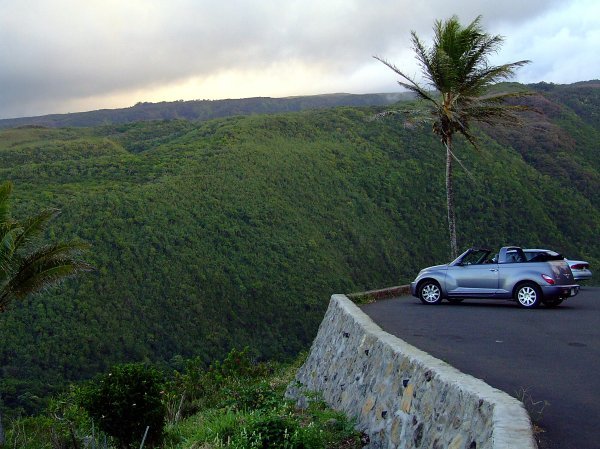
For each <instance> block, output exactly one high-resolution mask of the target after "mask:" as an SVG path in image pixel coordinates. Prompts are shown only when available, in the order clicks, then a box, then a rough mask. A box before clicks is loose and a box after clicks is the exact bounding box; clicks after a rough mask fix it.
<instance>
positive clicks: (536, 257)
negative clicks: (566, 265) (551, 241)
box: [525, 251, 564, 262]
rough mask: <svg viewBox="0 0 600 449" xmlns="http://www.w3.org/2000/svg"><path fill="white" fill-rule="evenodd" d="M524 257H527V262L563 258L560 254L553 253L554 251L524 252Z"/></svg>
mask: <svg viewBox="0 0 600 449" xmlns="http://www.w3.org/2000/svg"><path fill="white" fill-rule="evenodd" d="M525 257H527V260H528V261H529V262H548V261H551V260H563V259H564V257H563V256H562V254H558V253H555V252H554V251H541V252H526V253H525Z"/></svg>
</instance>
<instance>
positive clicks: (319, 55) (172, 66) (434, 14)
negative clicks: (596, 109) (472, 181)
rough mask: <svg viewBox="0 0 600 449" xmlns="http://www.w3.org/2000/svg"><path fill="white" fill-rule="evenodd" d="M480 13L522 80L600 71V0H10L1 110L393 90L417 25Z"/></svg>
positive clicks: (3, 114)
mask: <svg viewBox="0 0 600 449" xmlns="http://www.w3.org/2000/svg"><path fill="white" fill-rule="evenodd" d="M453 14H456V15H457V16H458V17H459V19H460V20H461V22H462V23H463V24H467V23H468V22H470V21H471V20H473V19H474V18H475V17H476V16H477V15H482V16H483V26H484V28H485V29H486V30H487V31H488V32H490V33H493V34H501V35H503V36H505V39H506V40H505V44H504V46H503V47H502V50H501V51H500V52H499V53H498V54H496V55H495V56H494V58H493V60H492V61H491V62H492V63H494V64H501V63H506V62H514V61H517V60H521V59H530V60H532V63H531V64H530V65H528V66H526V67H524V68H522V69H520V70H519V72H518V74H517V77H516V78H515V80H516V81H520V82H524V83H531V82H539V81H547V82H554V83H571V82H575V81H582V80H588V79H595V78H600V57H599V56H598V54H599V49H600V19H599V18H600V1H598V0H503V1H498V0H496V1H484V0H453V1H448V0H421V1H414V0H393V1H392V0H252V1H251V0H0V118H9V117H19V116H28V115H42V114H48V113H59V112H77V111H85V110H93V109H100V108H120V107H127V106H132V105H133V104H135V103H137V102H139V101H151V102H158V101H172V100H178V99H183V100H193V99H220V98H245V97H253V96H270V97H284V96H290V95H310V94H319V93H333V92H350V93H369V92H396V91H399V90H401V89H400V88H399V86H398V85H397V84H396V80H397V78H396V77H395V75H394V73H393V72H392V71H391V70H389V69H388V68H386V67H385V66H384V65H383V64H381V63H380V62H378V61H376V60H374V59H373V58H372V56H373V55H377V56H381V57H384V58H386V59H388V60H390V61H391V62H393V63H394V64H395V65H396V66H398V67H400V68H402V69H404V70H405V72H407V73H409V74H411V75H417V74H418V67H417V65H416V62H415V60H414V55H413V53H412V50H411V47H410V31H411V30H415V31H416V32H417V33H418V34H419V36H420V37H421V38H422V39H423V40H424V41H426V42H430V37H431V34H432V32H431V29H432V25H433V22H434V20H435V19H446V18H448V17H450V16H451V15H453Z"/></svg>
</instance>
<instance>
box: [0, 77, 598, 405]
mask: <svg viewBox="0 0 600 449" xmlns="http://www.w3.org/2000/svg"><path fill="white" fill-rule="evenodd" d="M543 87H544V88H547V86H543ZM571 88H572V87H570V86H567V87H561V86H554V87H553V88H552V89H551V90H550V91H549V92H550V93H549V94H548V96H543V97H542V96H538V97H535V98H534V99H532V101H534V102H536V104H539V105H541V106H542V108H541V109H542V112H543V114H532V115H531V117H529V118H528V121H529V124H530V126H528V127H525V128H524V129H521V130H518V131H510V132H504V131H502V130H493V131H492V130H487V129H485V128H482V129H479V130H476V133H477V137H478V139H479V141H480V145H481V149H480V150H475V149H472V148H470V147H469V146H467V145H466V144H464V142H460V141H457V142H456V143H457V147H456V151H457V153H458V154H460V155H461V156H462V157H461V159H462V160H464V161H465V163H466V164H467V166H468V168H469V170H470V172H471V173H472V178H471V177H470V176H468V175H467V174H466V173H465V172H464V171H462V170H457V171H456V173H455V175H456V177H455V189H456V208H457V218H458V223H459V226H458V229H457V232H458V241H459V247H465V246H469V245H471V244H478V245H490V246H494V247H497V246H500V245H503V244H507V243H509V244H517V245H524V246H530V247H549V248H552V249H555V250H558V251H561V252H563V253H565V254H567V255H568V256H570V257H572V258H578V259H579V258H581V259H586V260H588V261H589V262H590V263H591V264H592V268H593V267H594V266H598V263H599V262H600V241H599V240H598V238H597V237H598V235H600V197H599V196H598V192H599V191H600V189H599V188H598V187H599V186H600V183H599V170H600V167H599V166H598V164H599V163H600V162H599V161H600V157H599V156H600V148H599V146H600V139H599V138H598V137H599V136H598V133H599V132H600V129H599V128H598V125H597V121H595V120H596V118H594V117H596V115H595V114H597V110H598V97H597V94H595V95H596V96H592V95H590V96H585V97H576V98H574V97H572V96H571V95H570V94H569V89H571ZM577 92H579V91H577ZM593 92H596V90H593ZM564 98H569V99H570V100H569V101H571V102H576V104H577V107H572V106H571V105H570V104H571V103H569V101H566V100H564ZM584 99H589V102H588V101H587V100H585V101H584ZM378 111H381V109H376V108H375V109H374V108H363V109H360V108H338V109H330V110H321V111H308V112H300V113H288V114H279V115H277V114H276V115H252V116H244V117H230V118H222V119H217V120H212V121H207V122H202V123H199V122H189V121H184V120H173V121H155V122H138V123H130V124H122V125H105V126H100V127H96V128H57V129H46V128H31V127H28V128H20V129H7V130H3V131H1V132H0V180H11V181H12V182H13V183H14V187H15V188H14V193H13V196H14V199H15V202H14V205H13V215H14V216H15V217H17V218H19V217H23V216H27V215H30V214H31V213H32V212H35V211H37V210H40V209H41V208H45V207H57V208H60V209H61V210H62V213H61V215H60V216H59V217H58V218H57V219H56V220H55V221H53V223H52V226H51V227H50V228H49V230H48V237H50V238H53V237H55V236H56V237H59V238H60V239H65V240H70V239H72V238H77V239H82V240H84V241H87V242H89V243H90V244H91V245H92V251H91V252H90V256H89V262H90V263H91V264H92V265H94V266H95V267H96V271H95V272H94V273H91V274H86V275H85V276H83V277H81V278H79V279H75V280H71V281H68V282H67V283H66V284H65V285H63V287H62V288H61V289H60V290H51V291H48V292H46V293H44V294H43V295H40V296H37V297H33V298H30V299H28V300H26V301H24V302H22V303H20V304H17V305H14V306H13V307H12V308H11V309H10V310H8V312H7V313H4V314H2V315H1V316H0V341H2V344H1V345H0V394H1V397H2V401H3V404H4V406H5V407H7V408H10V409H12V410H13V411H15V410H22V411H24V412H26V413H29V412H33V411H36V410H39V409H40V408H41V407H42V406H43V405H44V403H45V398H46V397H47V396H48V394H49V393H52V392H54V391H57V390H59V389H61V388H63V386H64V385H65V383H67V382H70V381H75V380H80V379H88V378H91V377H93V376H94V375H95V374H96V373H98V372H106V371H107V370H108V369H109V367H111V366H113V365H114V364H116V363H123V362H149V361H151V362H156V363H161V364H163V365H169V366H175V365H176V364H177V363H178V361H179V360H181V358H182V357H183V358H187V357H192V356H197V357H199V359H200V360H201V361H202V363H204V364H205V366H208V364H209V363H210V362H211V361H212V360H215V359H218V358H220V357H222V356H223V355H224V354H225V353H227V352H228V351H229V350H230V349H231V348H233V347H241V346H244V345H249V346H250V347H252V348H255V349H254V354H253V355H254V356H256V357H259V358H261V359H271V358H285V357H290V356H293V355H295V354H296V353H298V352H299V351H300V350H302V349H304V348H306V347H307V345H309V344H310V342H311V341H312V339H313V337H314V335H315V333H316V330H317V327H318V325H319V323H320V321H321V318H322V316H323V312H324V311H325V309H326V307H327V303H328V300H329V296H330V295H331V294H332V293H336V292H351V291H361V290H367V289H374V288H382V287H386V286H392V285H398V284H402V283H406V282H408V281H410V280H411V279H412V278H413V277H414V275H415V274H416V272H417V271H418V270H419V269H420V268H422V267H424V266H427V265H431V264H434V263H442V262H446V261H447V259H448V254H449V247H448V244H447V243H446V241H447V238H446V216H445V207H444V204H445V190H444V152H443V151H442V150H441V149H440V147H441V146H440V145H439V141H438V140H437V139H436V138H435V137H434V136H432V135H431V132H430V130H429V129H427V128H426V127H424V126H421V125H419V124H418V123H415V122H414V121H411V120H410V118H406V117H405V115H403V114H396V115H392V116H389V117H385V118H380V119H374V114H375V113H376V112H378ZM524 142H525V143H524ZM575 301H576V300H574V304H575Z"/></svg>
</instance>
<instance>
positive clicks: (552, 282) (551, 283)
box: [542, 274, 555, 285]
mask: <svg viewBox="0 0 600 449" xmlns="http://www.w3.org/2000/svg"><path fill="white" fill-rule="evenodd" d="M542 278H543V279H544V280H545V281H546V282H547V283H548V284H550V285H554V284H555V282H554V279H552V278H551V277H550V276H548V275H546V274H542Z"/></svg>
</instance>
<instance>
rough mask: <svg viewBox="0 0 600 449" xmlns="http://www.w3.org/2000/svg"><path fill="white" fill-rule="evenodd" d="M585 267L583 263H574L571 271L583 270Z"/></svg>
mask: <svg viewBox="0 0 600 449" xmlns="http://www.w3.org/2000/svg"><path fill="white" fill-rule="evenodd" d="M586 268H587V265H586V264H584V263H576V264H575V265H571V270H585V269H586Z"/></svg>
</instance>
